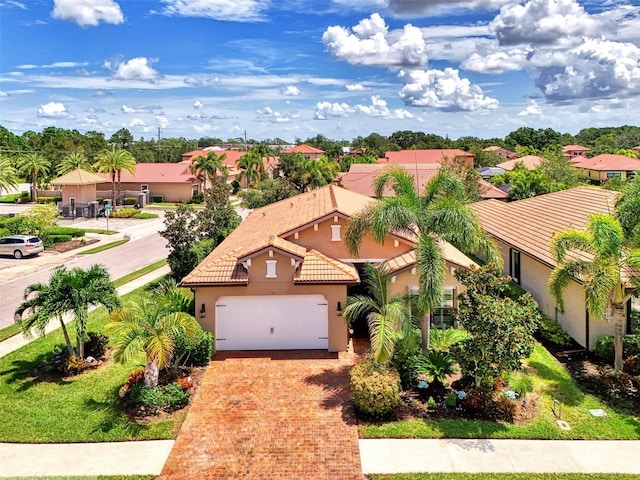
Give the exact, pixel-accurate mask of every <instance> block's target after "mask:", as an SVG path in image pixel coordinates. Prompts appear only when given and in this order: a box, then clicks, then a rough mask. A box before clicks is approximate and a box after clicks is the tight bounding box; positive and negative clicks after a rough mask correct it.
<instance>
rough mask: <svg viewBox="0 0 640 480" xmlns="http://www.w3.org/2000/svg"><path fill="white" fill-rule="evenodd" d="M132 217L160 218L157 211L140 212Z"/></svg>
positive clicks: (142, 218)
mask: <svg viewBox="0 0 640 480" xmlns="http://www.w3.org/2000/svg"><path fill="white" fill-rule="evenodd" d="M131 218H137V219H138V220H147V219H149V218H158V215H157V214H156V213H147V212H140V213H136V214H134V215H133V217H131Z"/></svg>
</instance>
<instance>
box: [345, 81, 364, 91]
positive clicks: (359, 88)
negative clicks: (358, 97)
mask: <svg viewBox="0 0 640 480" xmlns="http://www.w3.org/2000/svg"><path fill="white" fill-rule="evenodd" d="M344 88H346V89H347V90H348V91H349V92H362V91H364V90H365V88H364V85H362V84H361V83H349V84H347V85H345V87H344Z"/></svg>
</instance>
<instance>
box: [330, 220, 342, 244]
mask: <svg viewBox="0 0 640 480" xmlns="http://www.w3.org/2000/svg"><path fill="white" fill-rule="evenodd" d="M340 240H342V238H341V237H340V225H339V224H338V225H331V241H332V242H339V241H340Z"/></svg>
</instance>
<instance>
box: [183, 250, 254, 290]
mask: <svg viewBox="0 0 640 480" xmlns="http://www.w3.org/2000/svg"><path fill="white" fill-rule="evenodd" d="M183 283H185V284H189V285H196V284H208V285H209V284H211V285H229V284H233V285H246V284H248V283H249V274H248V272H247V270H246V269H245V268H244V267H243V266H242V264H241V263H239V262H238V257H237V255H235V252H233V251H232V252H229V253H227V254H226V255H223V256H222V257H220V258H216V259H212V260H211V261H210V262H202V263H200V265H198V266H197V267H196V268H195V269H194V270H193V271H192V272H191V273H190V274H189V275H187V276H186V277H185V278H184V280H183Z"/></svg>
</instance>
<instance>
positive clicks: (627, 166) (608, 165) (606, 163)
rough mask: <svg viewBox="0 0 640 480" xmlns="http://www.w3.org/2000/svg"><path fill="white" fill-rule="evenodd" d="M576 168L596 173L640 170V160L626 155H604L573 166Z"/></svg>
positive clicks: (575, 163)
mask: <svg viewBox="0 0 640 480" xmlns="http://www.w3.org/2000/svg"><path fill="white" fill-rule="evenodd" d="M573 166H574V167H576V168H584V169H587V170H596V171H602V172H604V171H626V172H632V171H636V170H640V160H638V159H637V158H631V157H627V156H625V155H612V154H602V155H597V156H595V157H593V158H587V159H584V160H581V161H579V162H574V164H573Z"/></svg>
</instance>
